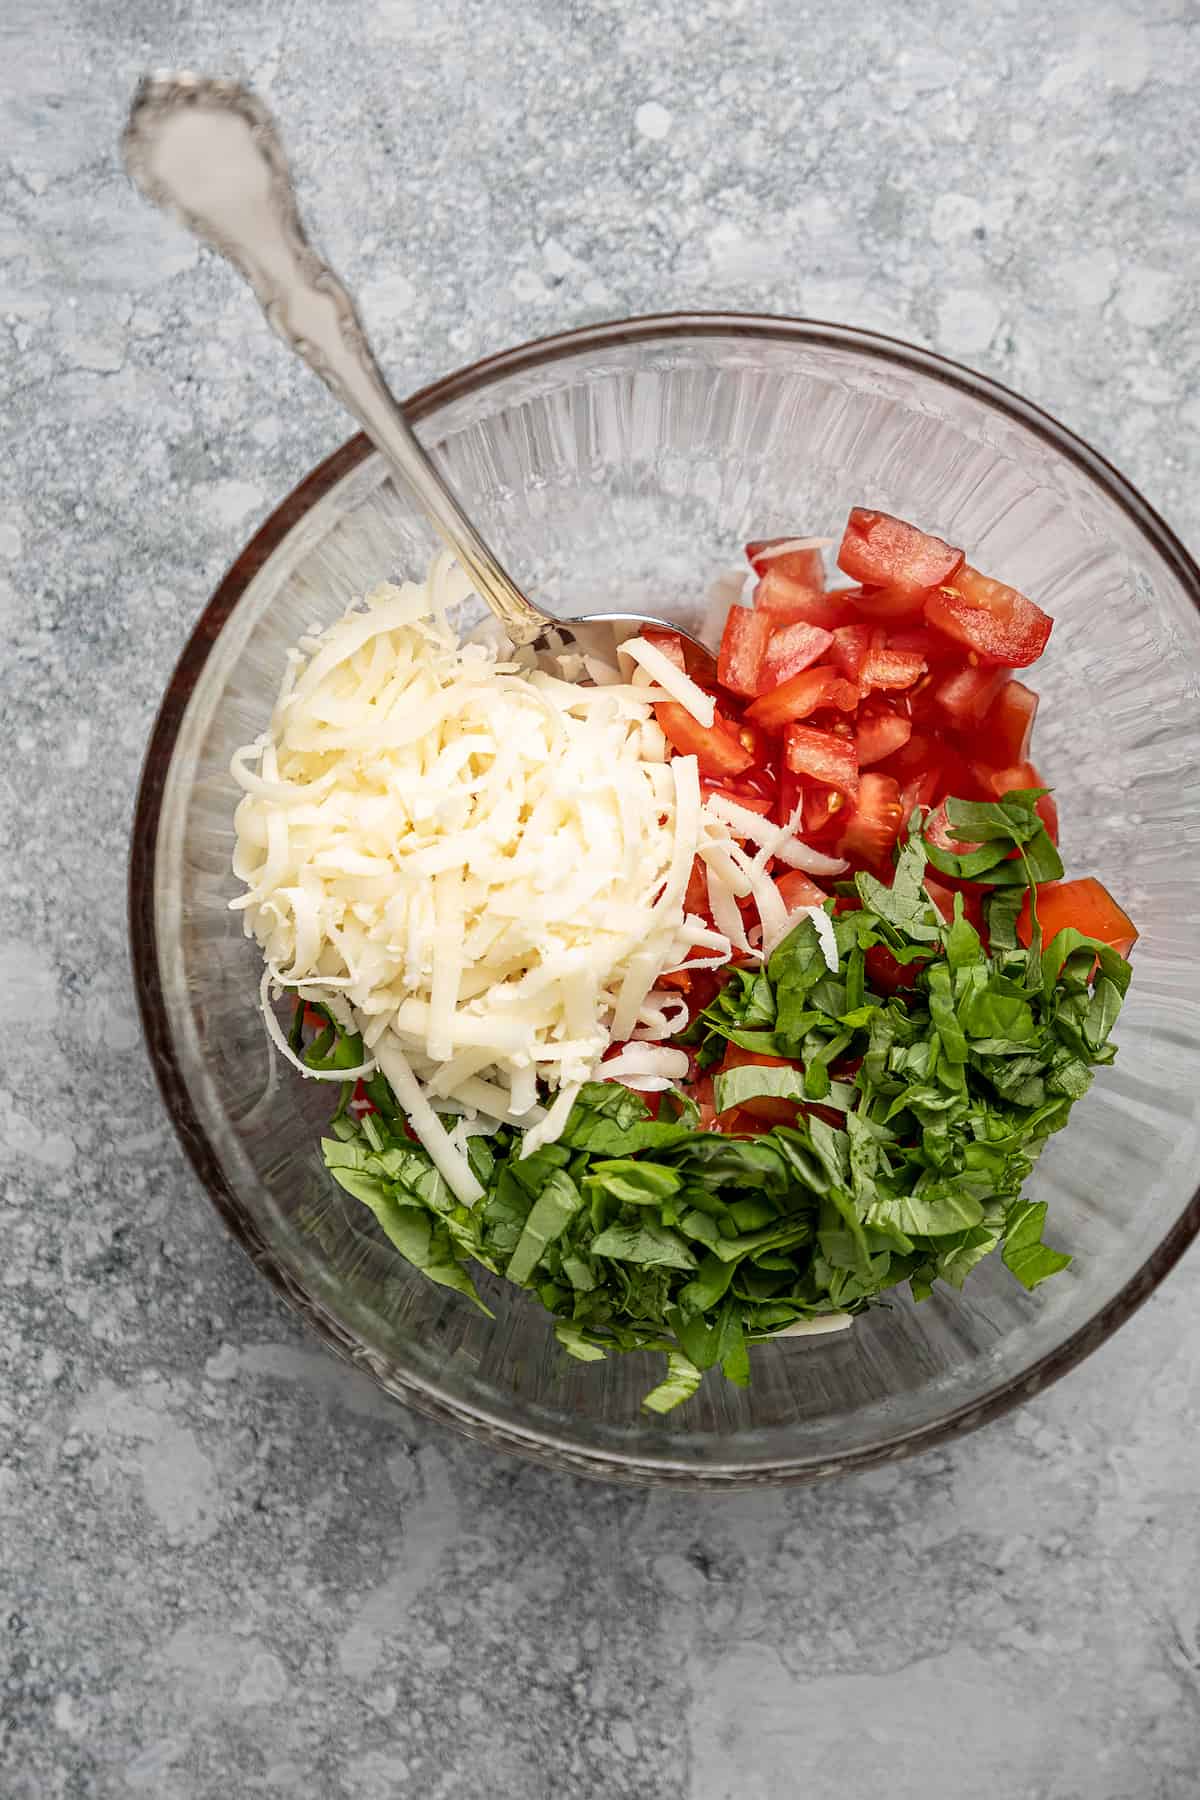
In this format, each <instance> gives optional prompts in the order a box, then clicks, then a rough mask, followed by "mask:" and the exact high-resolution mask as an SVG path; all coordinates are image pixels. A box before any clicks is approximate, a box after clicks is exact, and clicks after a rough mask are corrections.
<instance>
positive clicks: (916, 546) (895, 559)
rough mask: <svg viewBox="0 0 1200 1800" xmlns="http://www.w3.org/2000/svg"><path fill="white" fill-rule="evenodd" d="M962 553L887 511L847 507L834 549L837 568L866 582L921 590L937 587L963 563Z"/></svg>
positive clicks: (853, 577) (865, 583)
mask: <svg viewBox="0 0 1200 1800" xmlns="http://www.w3.org/2000/svg"><path fill="white" fill-rule="evenodd" d="M962 561H963V553H962V551H961V550H957V549H955V548H954V546H953V545H952V544H947V543H944V542H943V540H942V539H941V538H939V537H932V536H931V535H930V533H929V532H927V531H918V530H917V527H916V526H915V525H909V524H908V523H906V521H905V520H904V519H896V518H893V517H892V514H891V513H885V512H872V511H871V510H870V509H869V508H867V507H865V506H855V507H852V508H851V511H850V517H849V518H848V519H847V521H846V532H845V536H844V537H843V538H842V546H841V549H840V550H839V551H838V555H837V563H838V568H839V569H843V570H844V571H845V573H846V574H847V575H849V576H850V577H851V578H852V580H854V581H861V582H862V583H863V584H864V585H866V586H869V587H879V588H893V589H903V590H907V592H908V593H910V594H911V593H915V592H919V591H920V590H921V589H922V588H935V587H940V586H941V585H942V584H943V583H944V582H947V581H949V580H950V578H951V577H952V576H953V575H954V574H955V573H956V572H957V570H959V569H960V568H961V567H962Z"/></svg>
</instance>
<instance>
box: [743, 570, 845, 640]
mask: <svg viewBox="0 0 1200 1800" xmlns="http://www.w3.org/2000/svg"><path fill="white" fill-rule="evenodd" d="M754 610H755V612H764V613H768V614H769V615H770V617H771V620H772V622H773V623H774V624H776V625H794V624H796V623H798V622H799V621H801V620H804V621H806V622H807V623H808V624H809V625H820V626H821V627H822V629H823V630H825V631H833V630H835V629H836V627H837V626H839V625H849V624H851V623H852V622H853V619H854V608H853V606H851V605H850V602H849V600H848V599H845V598H843V596H842V595H841V594H822V593H819V592H818V591H817V590H816V589H815V588H809V587H806V586H805V585H804V584H803V583H802V582H799V581H789V580H788V577H787V576H786V575H777V574H776V573H775V572H774V570H771V571H770V572H769V573H768V574H766V575H764V576H763V579H762V580H761V581H760V582H759V584H758V586H757V587H756V588H755V590H754Z"/></svg>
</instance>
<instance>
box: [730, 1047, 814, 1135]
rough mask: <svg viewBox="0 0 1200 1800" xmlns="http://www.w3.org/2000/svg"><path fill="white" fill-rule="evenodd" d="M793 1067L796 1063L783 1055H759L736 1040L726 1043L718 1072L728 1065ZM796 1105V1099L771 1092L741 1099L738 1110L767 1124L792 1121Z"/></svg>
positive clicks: (782, 1123)
mask: <svg viewBox="0 0 1200 1800" xmlns="http://www.w3.org/2000/svg"><path fill="white" fill-rule="evenodd" d="M795 1067H796V1064H795V1063H793V1062H789V1061H788V1059H787V1057H786V1056H760V1055H759V1054H758V1052H757V1051H755V1050H742V1049H740V1048H739V1046H738V1045H737V1044H726V1046H725V1057H724V1060H723V1061H722V1063H721V1073H722V1075H725V1074H727V1073H728V1072H729V1070H730V1069H746V1068H755V1069H794V1068H795ZM798 1105H799V1102H798V1101H796V1100H782V1099H780V1098H779V1097H778V1096H777V1095H775V1094H759V1095H758V1097H757V1098H756V1099H754V1100H743V1101H742V1102H741V1105H740V1108H739V1110H740V1111H741V1112H743V1113H749V1115H750V1117H751V1118H752V1119H762V1120H763V1121H764V1122H765V1123H767V1124H769V1125H794V1124H795V1122H796V1108H797V1106H798ZM731 1110H732V1109H731ZM723 1116H727V1115H723Z"/></svg>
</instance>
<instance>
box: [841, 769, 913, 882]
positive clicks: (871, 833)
mask: <svg viewBox="0 0 1200 1800" xmlns="http://www.w3.org/2000/svg"><path fill="white" fill-rule="evenodd" d="M903 816H904V815H903V812H902V810H901V806H900V788H899V785H898V784H897V782H896V781H895V780H893V778H892V777H891V776H890V775H877V774H875V773H874V771H868V773H867V774H865V775H863V776H861V777H860V778H859V784H858V798H857V800H856V801H855V803H854V810H853V812H852V813H851V814H850V817H849V819H848V820H847V821H846V828H845V830H844V831H843V833H842V837H841V841H840V843H839V844H838V854H839V855H840V856H845V857H847V858H848V859H849V860H850V861H851V862H853V863H869V864H871V865H872V866H875V865H876V864H878V863H881V862H882V861H883V859H884V857H885V856H886V855H887V853H888V851H889V850H890V849H891V847H892V845H893V844H894V843H895V841H896V839H897V838H898V837H899V835H900V826H901V824H902V822H903Z"/></svg>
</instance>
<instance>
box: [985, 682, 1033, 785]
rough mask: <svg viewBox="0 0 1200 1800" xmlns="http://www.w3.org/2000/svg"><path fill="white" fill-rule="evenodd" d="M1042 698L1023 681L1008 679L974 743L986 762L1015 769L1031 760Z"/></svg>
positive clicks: (988, 712) (987, 714)
mask: <svg viewBox="0 0 1200 1800" xmlns="http://www.w3.org/2000/svg"><path fill="white" fill-rule="evenodd" d="M1037 709H1038V697H1037V695H1036V694H1035V693H1034V692H1033V689H1032V688H1027V687H1026V686H1025V683H1024V682H1023V681H1006V682H1005V684H1004V686H1003V687H1002V688H1001V689H1000V692H999V693H998V694H997V695H996V698H995V699H994V700H993V701H992V704H991V705H990V706H989V707H988V709H987V712H986V714H985V715H984V718H983V722H982V723H981V725H980V727H979V730H978V731H977V732H975V733H974V734H973V736H972V740H971V741H972V745H973V747H974V749H975V753H976V755H977V756H978V757H979V758H980V760H981V761H982V762H986V763H991V764H993V765H994V766H995V767H996V768H1006V769H1008V768H1011V767H1012V766H1013V764H1014V763H1023V762H1027V761H1028V760H1029V745H1030V741H1031V739H1032V737H1033V722H1034V720H1035V719H1036V718H1037Z"/></svg>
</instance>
